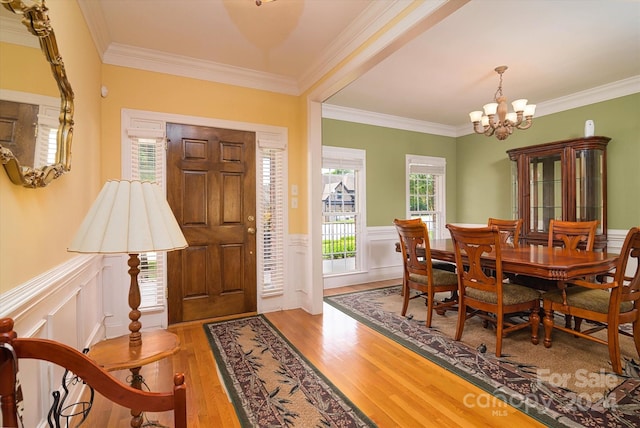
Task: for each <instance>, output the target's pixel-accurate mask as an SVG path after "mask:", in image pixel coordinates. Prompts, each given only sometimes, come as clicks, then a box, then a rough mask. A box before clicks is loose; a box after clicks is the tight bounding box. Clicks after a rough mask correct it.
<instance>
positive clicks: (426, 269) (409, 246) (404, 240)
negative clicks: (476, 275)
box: [393, 218, 458, 327]
mask: <svg viewBox="0 0 640 428" xmlns="http://www.w3.org/2000/svg"><path fill="white" fill-rule="evenodd" d="M393 223H394V225H395V226H396V230H397V231H398V235H399V237H400V248H401V249H402V260H403V264H404V276H403V297H404V299H403V303H402V315H403V316H404V315H405V314H406V313H407V307H408V306H409V300H411V299H415V298H416V297H426V299H427V302H426V304H427V321H426V326H427V327H431V318H432V313H433V310H434V309H435V310H436V311H437V312H438V313H439V314H444V313H445V312H446V311H447V310H452V309H454V307H455V305H456V303H457V302H456V300H455V299H449V300H447V301H439V302H436V300H435V294H436V293H439V292H443V291H450V292H455V291H456V290H457V289H458V277H457V275H456V274H455V273H453V272H448V271H445V270H441V269H434V268H433V266H432V261H431V250H430V247H429V233H428V231H427V225H426V224H424V222H423V221H422V220H421V219H419V218H416V219H410V220H400V219H395V220H394V221H393ZM418 246H424V250H425V257H424V258H423V259H420V258H418V255H417V251H416V250H417V248H418ZM411 290H417V291H418V294H417V295H415V296H413V297H412V296H411Z"/></svg>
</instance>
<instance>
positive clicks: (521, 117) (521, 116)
mask: <svg viewBox="0 0 640 428" xmlns="http://www.w3.org/2000/svg"><path fill="white" fill-rule="evenodd" d="M507 68H508V67H507V66H506V65H501V66H500V67H496V68H495V70H496V73H498V74H499V75H500V84H499V85H498V90H497V91H496V93H495V95H494V96H493V98H494V100H495V102H494V103H489V104H485V105H484V106H482V108H483V109H484V114H483V112H481V111H479V110H478V111H472V112H471V113H469V118H470V119H471V122H472V123H473V130H474V131H475V132H476V133H477V134H484V135H486V136H487V137H490V136H492V135H493V134H495V135H496V138H497V139H498V140H505V139H506V138H507V137H508V136H509V135H511V134H512V133H513V129H514V128H517V129H528V128H530V127H531V123H532V121H533V113H534V112H535V111H536V105H535V104H527V101H528V100H526V99H520V100H515V101H514V102H513V103H511V105H513V109H514V110H515V113H514V112H511V113H509V112H508V109H509V108H508V107H507V98H506V97H505V96H504V95H503V94H502V74H503V73H504V72H505V70H506V69H507ZM496 115H497V117H496Z"/></svg>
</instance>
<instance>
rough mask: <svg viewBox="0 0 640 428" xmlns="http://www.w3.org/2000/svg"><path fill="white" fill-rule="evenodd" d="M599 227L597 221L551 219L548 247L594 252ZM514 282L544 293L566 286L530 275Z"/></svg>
mask: <svg viewBox="0 0 640 428" xmlns="http://www.w3.org/2000/svg"><path fill="white" fill-rule="evenodd" d="M597 227H598V221H597V220H594V221H560V220H554V219H551V220H549V234H548V240H547V246H548V247H564V248H567V249H569V250H576V249H581V250H585V251H593V246H594V242H595V236H596V229H597ZM514 282H515V283H517V284H521V285H526V286H527V287H533V288H537V289H539V290H543V291H553V290H557V289H558V288H562V287H563V286H564V285H563V284H559V282H558V281H555V280H550V279H543V278H538V277H533V276H529V275H517V276H516V277H515V279H514ZM569 320H570V317H569V318H567V323H569ZM567 327H568V324H567Z"/></svg>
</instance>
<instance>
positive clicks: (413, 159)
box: [405, 154, 447, 239]
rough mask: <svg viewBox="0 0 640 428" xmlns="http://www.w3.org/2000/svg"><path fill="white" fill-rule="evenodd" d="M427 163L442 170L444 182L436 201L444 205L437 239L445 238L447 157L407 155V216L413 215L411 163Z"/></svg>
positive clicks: (426, 164)
mask: <svg viewBox="0 0 640 428" xmlns="http://www.w3.org/2000/svg"><path fill="white" fill-rule="evenodd" d="M416 164H417V165H425V166H427V167H433V169H434V170H435V171H438V172H440V171H441V172H442V182H441V187H442V188H441V191H440V192H437V195H436V197H437V199H436V203H437V204H438V207H442V210H441V211H442V216H441V217H440V218H438V228H437V232H438V233H437V236H435V237H434V238H435V239H443V238H445V237H446V236H445V233H444V231H445V230H446V228H445V224H446V221H445V219H446V218H447V200H446V192H447V159H446V158H441V157H433V156H423V155H411V154H408V155H406V156H405V186H406V187H405V202H406V209H405V212H406V216H407V218H410V217H411V213H410V209H409V208H410V204H409V202H410V201H409V190H410V188H409V172H410V166H411V165H416Z"/></svg>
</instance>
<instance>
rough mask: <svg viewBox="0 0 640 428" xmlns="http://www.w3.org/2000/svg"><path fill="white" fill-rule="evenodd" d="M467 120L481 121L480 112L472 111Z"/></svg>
mask: <svg viewBox="0 0 640 428" xmlns="http://www.w3.org/2000/svg"><path fill="white" fill-rule="evenodd" d="M469 119H471V122H480V119H482V112H481V111H480V110H477V111H472V112H471V113H469Z"/></svg>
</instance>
